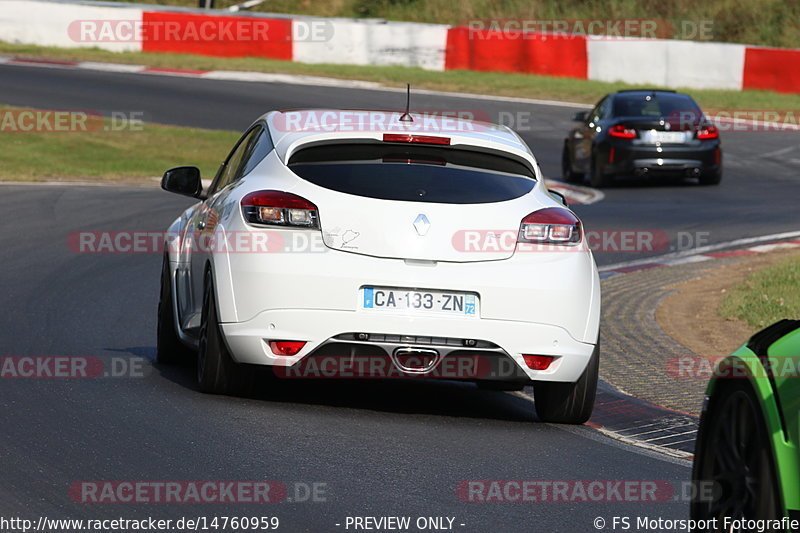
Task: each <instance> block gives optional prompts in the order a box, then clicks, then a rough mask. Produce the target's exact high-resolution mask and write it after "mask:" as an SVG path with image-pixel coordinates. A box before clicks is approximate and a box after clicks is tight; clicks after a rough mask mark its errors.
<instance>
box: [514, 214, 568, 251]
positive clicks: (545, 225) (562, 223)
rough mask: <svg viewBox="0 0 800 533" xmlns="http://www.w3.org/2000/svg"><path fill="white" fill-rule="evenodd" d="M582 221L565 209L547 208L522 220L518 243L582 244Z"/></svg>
mask: <svg viewBox="0 0 800 533" xmlns="http://www.w3.org/2000/svg"><path fill="white" fill-rule="evenodd" d="M582 238H583V229H582V227H581V221H580V220H578V217H576V216H575V215H574V214H573V213H572V211H570V210H569V209H564V208H563V207H547V208H545V209H540V210H538V211H534V212H533V213H531V214H530V215H528V216H526V217H525V218H523V219H522V223H521V224H520V227H519V237H518V238H517V242H525V243H531V244H555V245H561V246H572V245H575V244H578V243H579V242H581V239H582Z"/></svg>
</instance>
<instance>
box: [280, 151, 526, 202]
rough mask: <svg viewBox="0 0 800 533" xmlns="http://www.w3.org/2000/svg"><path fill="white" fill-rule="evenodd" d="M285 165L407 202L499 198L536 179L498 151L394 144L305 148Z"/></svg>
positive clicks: (328, 183) (317, 180) (347, 188)
mask: <svg viewBox="0 0 800 533" xmlns="http://www.w3.org/2000/svg"><path fill="white" fill-rule="evenodd" d="M289 168H290V169H291V170H292V172H294V173H295V174H297V175H298V176H300V177H301V178H303V179H304V180H306V181H309V182H311V183H313V184H315V185H319V186H320V187H325V188H326V189H331V190H334V191H338V192H343V193H347V194H353V195H357V196H366V197H368V198H379V199H382V200H401V201H407V202H432V203H444V204H480V203H490V202H502V201H505V200H512V199H514V198H519V197H520V196H522V195H524V194H526V193H528V192H530V191H531V190H532V189H533V187H534V185H535V184H536V180H535V177H534V174H533V171H531V169H530V168H528V167H527V166H526V165H524V164H522V163H520V162H518V161H515V160H513V159H509V158H506V157H502V156H499V155H494V154H487V153H481V152H473V151H470V150H461V149H456V148H444V147H432V146H413V145H404V144H403V145H400V144H392V143H375V144H327V145H322V146H314V147H310V148H305V149H302V150H299V151H297V152H296V153H295V154H294V155H292V157H291V158H290V159H289Z"/></svg>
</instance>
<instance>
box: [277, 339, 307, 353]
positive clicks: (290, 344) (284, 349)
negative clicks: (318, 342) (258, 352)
mask: <svg viewBox="0 0 800 533" xmlns="http://www.w3.org/2000/svg"><path fill="white" fill-rule="evenodd" d="M305 345H306V343H305V341H269V349H270V350H272V353H273V354H275V355H287V356H291V355H297V354H298V352H299V351H300V350H302V349H303V346H305Z"/></svg>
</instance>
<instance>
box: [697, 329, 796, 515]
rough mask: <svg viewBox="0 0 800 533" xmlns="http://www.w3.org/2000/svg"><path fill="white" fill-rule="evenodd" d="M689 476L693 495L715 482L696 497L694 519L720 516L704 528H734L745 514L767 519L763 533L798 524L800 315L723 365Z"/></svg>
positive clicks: (714, 379)
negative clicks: (736, 521) (711, 494)
mask: <svg viewBox="0 0 800 533" xmlns="http://www.w3.org/2000/svg"><path fill="white" fill-rule="evenodd" d="M692 479H693V481H694V482H695V488H696V490H695V491H694V492H695V494H696V495H700V494H703V491H702V490H697V487H698V486H702V485H703V484H705V486H706V487H713V491H712V492H713V497H708V496H706V497H699V496H695V497H694V498H693V501H692V505H691V517H692V518H693V519H696V520H712V519H714V518H716V519H717V521H716V523H714V522H710V523H711V524H713V527H708V528H700V529H701V530H710V531H714V530H719V531H731V530H733V531H737V530H738V529H739V527H736V526H737V525H738V526H741V525H742V522H741V520H743V519H744V520H763V521H767V522H762V523H764V524H766V525H767V529H766V531H786V530H788V531H791V530H794V528H796V527H797V523H794V524H792V523H791V522H792V521H793V520H800V320H781V321H780V322H777V323H775V324H773V325H771V326H769V327H768V328H766V329H764V330H763V331H760V332H759V333H756V334H755V335H753V337H751V338H750V340H749V341H748V342H747V344H745V345H744V346H742V347H741V348H739V349H738V350H736V351H735V352H733V353H732V354H731V355H729V356H727V357H726V358H725V359H723V360H722V361H720V362H719V363H718V365H717V367H716V370H715V373H714V375H713V377H712V378H711V381H710V382H709V384H708V388H707V390H706V401H705V404H704V405H703V413H702V416H701V418H700V428H699V431H698V435H697V444H696V447H695V456H694V466H693V469H692ZM706 494H708V493H706ZM737 519H738V520H740V522H739V523H738V524H733V526H734V527H733V529H731V522H732V521H733V520H737ZM773 520H774V521H775V522H772V521H773ZM750 526H754V524H753V523H751V524H750ZM749 529H750V528H749V527H746V526H745V527H743V528H742V530H749Z"/></svg>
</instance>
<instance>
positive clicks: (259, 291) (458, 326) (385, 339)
mask: <svg viewBox="0 0 800 533" xmlns="http://www.w3.org/2000/svg"><path fill="white" fill-rule="evenodd" d="M161 185H162V188H164V189H165V190H167V191H171V192H176V193H180V194H185V195H189V196H192V197H195V198H198V199H199V200H201V201H200V202H199V203H197V204H195V205H193V206H192V207H191V208H189V209H187V210H186V211H185V212H184V213H183V214H182V215H181V216H180V217H178V218H177V219H176V220H175V222H173V224H172V225H171V226H170V228H169V231H168V234H167V235H168V238H167V239H166V240H167V247H166V251H165V255H164V262H163V273H162V278H161V283H162V287H161V301H160V304H159V316H158V348H157V360H158V362H160V363H170V362H175V361H177V360H178V359H180V358H182V357H184V356H185V355H186V354H187V353H189V352H194V351H196V352H197V354H198V355H197V373H198V380H199V386H200V389H201V390H202V391H204V392H210V393H222V394H226V393H236V392H237V387H238V386H239V384H240V383H241V381H242V380H243V378H244V377H246V376H248V375H251V374H252V372H249V371H248V370H247V369H248V368H251V367H249V365H271V366H272V368H273V371H274V373H275V375H276V376H278V377H280V378H286V379H290V378H297V377H299V378H308V379H311V378H353V379H355V378H368V377H415V378H426V377H428V378H437V379H455V380H466V381H471V382H476V383H477V384H478V385H479V386H481V387H485V388H493V389H500V390H520V389H522V387H524V386H526V385H533V386H534V399H535V402H534V403H535V406H536V411H537V414H538V417H539V419H540V420H543V421H548V422H562V423H583V422H585V421H586V420H588V418H589V416H590V414H591V411H592V407H593V404H594V397H595V390H596V386H597V379H598V358H599V346H598V335H599V317H600V283H599V279H598V274H597V267H596V265H595V263H594V258H593V257H592V253H591V251H590V250H589V248H588V246H587V244H586V242H585V238H584V235H583V228H582V225H581V222H580V221H579V220H578V218H577V217H576V216H575V215H574V214H573V213H572V211H570V210H569V209H568V208H567V207H566V202H565V201H564V199H563V197H559V196H558V195H556V194H554V193H552V192H550V191H548V189H547V187H546V186H545V183H544V181H543V178H542V175H541V172H540V170H539V167H538V164H537V162H536V159H535V158H534V156H533V154H532V153H531V150H530V149H529V148H528V146H527V145H526V144H525V143H524V141H522V139H521V138H520V137H519V136H518V135H517V134H516V133H514V132H513V131H512V130H511V129H509V128H507V127H505V126H497V125H492V124H488V123H484V122H479V121H472V120H468V119H465V118H458V117H451V116H443V115H440V116H422V115H418V114H411V115H408V114H402V115H401V114H400V113H392V112H378V111H340V110H303V111H285V112H282V111H274V112H270V113H267V114H266V115H263V116H262V117H260V118H259V119H258V120H257V121H256V122H255V123H254V124H253V125H252V126H251V127H250V128H248V130H247V131H246V132H245V134H244V135H243V136H242V137H241V139H240V140H239V142H238V143H237V144H236V146H235V147H234V148H233V150H232V151H231V153H230V155H229V156H228V157H227V159H226V160H225V162H224V163H223V164H222V166H221V167H220V169H219V171H218V172H217V175H216V177H215V178H214V180H213V182H212V183H211V185H210V186H209V187H208V188H207V190H205V191H204V190H203V187H202V185H201V180H200V172H199V170H198V169H197V168H195V167H177V168H173V169H171V170H168V171H167V172H166V173H165V174H164V178H163V180H162V184H161Z"/></svg>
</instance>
